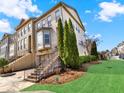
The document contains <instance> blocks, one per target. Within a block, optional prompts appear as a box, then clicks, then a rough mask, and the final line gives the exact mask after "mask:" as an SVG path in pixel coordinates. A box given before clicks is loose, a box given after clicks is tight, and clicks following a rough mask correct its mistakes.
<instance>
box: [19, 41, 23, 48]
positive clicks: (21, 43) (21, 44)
mask: <svg viewBox="0 0 124 93" xmlns="http://www.w3.org/2000/svg"><path fill="white" fill-rule="evenodd" d="M20 47H21V50H22V48H23V40H21V42H20Z"/></svg>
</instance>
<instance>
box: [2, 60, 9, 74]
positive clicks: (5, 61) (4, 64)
mask: <svg viewBox="0 0 124 93" xmlns="http://www.w3.org/2000/svg"><path fill="white" fill-rule="evenodd" d="M7 64H8V61H7V60H6V59H5V58H0V67H1V68H2V69H3V72H4V66H6V65H7Z"/></svg>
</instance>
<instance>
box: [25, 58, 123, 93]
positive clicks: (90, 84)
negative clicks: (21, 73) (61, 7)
mask: <svg viewBox="0 0 124 93" xmlns="http://www.w3.org/2000/svg"><path fill="white" fill-rule="evenodd" d="M35 90H49V91H53V92H56V93H124V61H120V60H109V61H104V62H103V63H102V64H98V65H93V66H91V67H90V68H89V69H88V72H87V73H86V74H85V75H83V76H82V77H81V78H79V79H77V80H74V81H72V82H69V83H66V84H62V85H38V84H35V85H33V86H30V87H28V88H26V89H24V91H35Z"/></svg>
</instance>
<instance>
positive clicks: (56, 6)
mask: <svg viewBox="0 0 124 93" xmlns="http://www.w3.org/2000/svg"><path fill="white" fill-rule="evenodd" d="M60 6H62V7H63V8H64V9H65V10H66V11H67V12H68V13H69V15H70V16H71V17H72V18H73V19H74V20H75V21H76V22H77V23H78V24H79V25H80V27H81V28H82V29H83V30H84V31H85V28H84V26H83V24H82V22H81V19H80V17H79V15H78V13H77V11H76V10H75V9H74V8H73V7H71V6H69V5H67V4H65V3H64V2H62V1H61V2H59V3H58V4H57V5H55V6H54V7H53V8H51V9H50V10H48V11H47V12H46V13H44V14H43V15H41V16H40V17H38V18H37V19H36V20H35V22H36V21H38V20H39V19H41V18H43V17H45V16H46V15H48V14H49V13H51V12H52V11H54V10H55V9H57V8H58V7H60ZM65 6H67V7H69V8H71V9H72V10H74V11H75V13H76V14H77V16H78V19H79V21H80V23H79V22H78V21H77V20H76V19H75V17H74V16H73V15H72V14H71V12H70V11H69V10H68V9H67V8H66V7H65Z"/></svg>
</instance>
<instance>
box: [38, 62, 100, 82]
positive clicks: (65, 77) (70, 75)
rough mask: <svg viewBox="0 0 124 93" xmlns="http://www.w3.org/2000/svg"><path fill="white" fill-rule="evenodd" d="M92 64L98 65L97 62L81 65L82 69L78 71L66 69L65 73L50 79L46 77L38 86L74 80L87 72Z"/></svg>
mask: <svg viewBox="0 0 124 93" xmlns="http://www.w3.org/2000/svg"><path fill="white" fill-rule="evenodd" d="M94 64H100V62H98V61H94V62H89V63H84V64H82V67H81V68H80V70H71V69H68V70H67V71H65V72H62V73H60V74H57V75H52V76H50V77H47V78H46V79H42V80H41V81H40V82H38V83H39V84H63V83H66V82H70V81H72V80H75V79H77V78H79V77H81V76H82V75H83V74H85V72H86V71H87V69H88V67H89V66H91V65H94Z"/></svg>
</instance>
